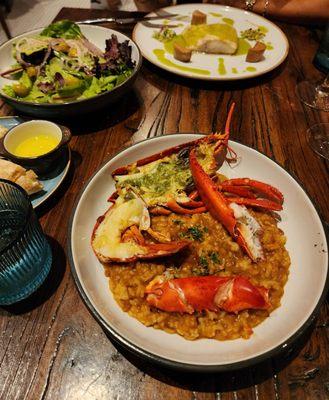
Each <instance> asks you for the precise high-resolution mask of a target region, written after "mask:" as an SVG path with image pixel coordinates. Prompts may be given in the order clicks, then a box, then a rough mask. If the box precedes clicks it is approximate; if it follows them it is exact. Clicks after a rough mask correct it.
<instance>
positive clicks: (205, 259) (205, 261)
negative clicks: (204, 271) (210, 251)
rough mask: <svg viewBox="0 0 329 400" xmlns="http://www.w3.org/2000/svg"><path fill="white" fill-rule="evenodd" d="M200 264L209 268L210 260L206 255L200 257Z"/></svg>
mask: <svg viewBox="0 0 329 400" xmlns="http://www.w3.org/2000/svg"><path fill="white" fill-rule="evenodd" d="M199 264H200V266H201V267H202V268H208V260H207V258H206V257H204V256H200V257H199Z"/></svg>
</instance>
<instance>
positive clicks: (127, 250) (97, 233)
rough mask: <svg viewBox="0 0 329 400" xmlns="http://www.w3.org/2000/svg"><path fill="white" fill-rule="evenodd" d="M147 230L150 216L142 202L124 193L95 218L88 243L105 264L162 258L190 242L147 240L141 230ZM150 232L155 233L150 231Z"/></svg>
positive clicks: (130, 194) (131, 194) (181, 248)
mask: <svg viewBox="0 0 329 400" xmlns="http://www.w3.org/2000/svg"><path fill="white" fill-rule="evenodd" d="M137 226H138V227H139V229H138V228H137ZM149 230H150V215H149V212H148V210H147V207H146V206H145V204H144V202H143V201H142V200H141V199H140V198H139V197H138V196H136V195H134V194H133V193H126V192H124V193H122V195H121V196H119V197H118V198H117V200H116V202H115V203H114V204H113V205H112V206H111V207H110V209H109V210H108V211H107V212H106V213H105V215H103V216H102V217H100V218H98V221H97V223H96V225H95V227H94V230H93V234H92V239H91V244H92V247H93V249H94V252H95V254H96V256H97V257H98V259H99V260H100V261H102V262H104V263H108V262H113V261H115V262H133V261H137V260H138V259H150V258H156V257H165V256H168V255H172V254H175V253H177V252H179V251H181V250H183V249H184V248H186V247H187V246H188V245H189V242H187V241H186V240H181V241H176V242H168V243H146V241H145V239H144V237H143V235H142V234H141V231H149ZM150 234H151V236H154V232H153V231H152V230H150ZM155 235H156V233H155Z"/></svg>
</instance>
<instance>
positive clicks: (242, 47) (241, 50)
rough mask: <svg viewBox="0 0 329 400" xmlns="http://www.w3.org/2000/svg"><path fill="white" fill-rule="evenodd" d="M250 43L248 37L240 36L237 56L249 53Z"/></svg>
mask: <svg viewBox="0 0 329 400" xmlns="http://www.w3.org/2000/svg"><path fill="white" fill-rule="evenodd" d="M250 47H251V46H250V44H249V43H248V41H247V40H246V39H242V38H239V39H238V50H237V51H236V53H235V54H234V55H235V56H241V55H243V54H247V53H248V50H249V49H250Z"/></svg>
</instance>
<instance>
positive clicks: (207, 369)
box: [67, 132, 329, 373]
mask: <svg viewBox="0 0 329 400" xmlns="http://www.w3.org/2000/svg"><path fill="white" fill-rule="evenodd" d="M184 134H191V133H188V132H182V133H172V134H166V135H161V136H155V137H152V138H147V139H144V140H141V141H139V142H137V143H134V144H133V145H132V146H130V147H134V146H135V145H139V144H140V143H142V142H146V141H150V140H155V139H158V138H159V137H163V136H173V135H174V136H177V135H179V136H181V135H184ZM192 134H193V133H192ZM194 134H197V135H200V134H201V135H204V134H203V133H194ZM231 142H233V143H234V142H236V143H238V144H241V145H243V146H246V147H248V148H251V149H253V148H252V147H250V146H247V145H245V144H243V143H241V142H239V141H237V140H231ZM126 149H127V147H125V148H121V149H119V150H118V151H117V152H116V153H114V154H113V155H111V157H110V158H108V159H107V160H106V161H104V162H103V163H102V164H101V166H100V167H99V168H98V169H97V170H96V171H95V172H94V173H93V174H92V176H91V177H90V178H89V179H88V181H87V182H86V183H85V185H84V186H83V188H82V189H81V191H80V193H79V195H78V196H77V198H76V200H75V203H74V206H73V208H72V212H71V216H70V219H69V224H68V235H67V250H68V258H69V264H70V269H71V273H72V275H73V279H74V282H75V284H76V286H77V288H78V291H79V294H80V296H81V297H82V299H83V301H84V303H85V304H86V306H87V308H88V309H89V311H90V312H91V314H92V315H93V317H94V318H95V319H96V321H97V322H98V323H99V324H100V325H101V326H102V327H103V328H104V329H105V330H106V332H107V333H109V335H110V336H111V338H112V339H113V340H114V341H115V342H117V343H119V344H121V345H123V346H124V347H125V348H126V349H127V350H129V351H130V352H132V353H134V354H137V355H139V356H141V357H144V358H146V359H147V360H149V361H151V362H155V363H157V364H160V365H161V366H163V367H166V368H171V369H172V368H173V369H177V370H180V371H184V372H198V373H214V372H226V371H235V370H238V369H242V368H246V367H250V366H252V365H255V364H258V363H260V362H262V361H264V360H266V359H268V358H271V357H274V356H276V355H278V354H280V353H281V352H282V351H286V350H287V348H289V347H290V346H291V345H292V344H293V343H294V342H295V341H296V340H298V338H300V337H301V336H302V335H303V333H304V332H305V331H306V330H307V328H308V327H309V326H310V325H311V324H312V323H313V321H314V320H315V319H316V317H317V315H318V312H319V309H320V306H321V305H322V303H323V301H324V299H325V296H326V294H327V292H328V290H329V268H328V267H327V276H326V280H325V284H324V287H323V291H322V293H321V296H320V298H319V301H318V303H317V304H316V306H315V308H314V310H313V311H312V313H311V315H310V316H309V318H308V319H307V320H306V321H305V322H304V324H303V325H302V326H301V327H300V328H299V329H298V330H297V331H296V332H295V333H294V334H292V335H291V336H290V337H289V338H288V339H287V340H286V341H284V342H283V343H281V344H279V345H278V346H276V347H275V348H273V349H271V350H269V351H267V352H265V353H263V354H260V355H259V356H256V357H252V358H249V359H247V360H243V361H238V362H234V363H231V364H222V365H221V364H218V365H201V364H188V363H183V362H178V361H173V360H169V359H167V358H164V357H160V356H157V355H155V354H153V353H150V352H148V351H146V350H144V349H142V348H140V347H138V346H136V345H135V344H133V343H132V342H130V341H129V340H127V339H126V338H125V337H123V336H122V335H121V334H120V333H119V332H117V331H116V330H115V329H113V328H112V327H111V326H109V325H108V324H107V322H106V321H105V320H104V319H103V318H102V316H101V315H100V314H99V313H98V311H97V310H96V308H95V307H94V306H93V304H92V303H91V301H90V300H89V298H88V296H87V294H86V293H85V291H84V290H83V288H82V285H81V284H80V281H79V278H78V275H77V272H76V269H75V265H74V262H73V254H72V246H71V243H72V240H71V239H72V224H73V219H74V216H75V211H76V208H77V206H78V204H79V201H80V199H81V196H82V194H83V193H84V192H85V190H86V188H87V186H88V185H89V183H90V182H91V180H92V179H93V178H94V176H95V175H96V174H97V173H98V171H99V170H100V169H101V168H103V167H104V166H105V165H106V164H107V163H108V162H110V161H111V160H112V159H113V158H114V157H116V156H117V155H119V154H120V153H122V152H123V151H125V150H126ZM253 150H256V151H257V152H258V153H260V154H262V155H263V156H265V157H267V158H268V159H270V160H272V161H273V162H274V163H275V164H276V165H278V166H279V167H280V168H282V169H283V170H284V171H285V172H286V173H287V174H288V175H290V176H291V177H292V178H293V179H294V180H295V181H296V182H297V183H298V184H299V186H300V187H301V189H302V190H303V191H304V193H305V194H306V196H307V197H308V199H309V200H310V202H311V204H312V205H313V207H314V209H315V210H316V212H317V214H318V216H319V219H320V222H321V225H322V228H323V231H324V233H325V239H326V249H328V242H327V237H326V230H325V227H324V225H323V222H322V219H321V218H320V213H319V211H318V209H317V207H316V205H315V204H314V202H313V201H312V199H311V198H310V196H309V195H308V193H307V191H306V190H305V189H304V187H303V186H302V185H301V183H300V182H299V179H297V178H296V177H295V176H294V175H293V174H291V173H290V172H288V171H287V170H286V169H285V168H283V167H282V166H281V165H280V164H279V163H278V162H276V161H275V160H273V159H272V158H271V157H269V156H267V155H266V154H264V153H261V152H260V151H259V150H257V149H253Z"/></svg>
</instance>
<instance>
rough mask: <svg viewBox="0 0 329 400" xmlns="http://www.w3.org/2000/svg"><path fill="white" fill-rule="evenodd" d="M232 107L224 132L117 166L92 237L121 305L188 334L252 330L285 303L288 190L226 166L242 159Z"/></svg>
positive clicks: (221, 336) (241, 334) (232, 335)
mask: <svg viewBox="0 0 329 400" xmlns="http://www.w3.org/2000/svg"><path fill="white" fill-rule="evenodd" d="M233 109H234V104H233V105H232V107H231V109H230V112H229V115H228V118H227V122H226V126H225V131H224V133H223V134H211V135H208V136H204V137H203V138H201V139H197V140H194V141H192V142H188V143H184V144H182V145H179V146H176V147H173V148H169V149H166V150H164V151H162V152H160V153H157V154H154V155H152V156H150V157H147V158H144V159H141V160H136V162H135V163H133V164H130V165H127V166H123V167H120V168H118V169H116V170H115V171H113V173H112V176H113V179H114V180H115V183H116V185H115V186H116V191H115V192H114V193H113V194H112V195H111V196H110V198H109V199H108V200H109V202H110V203H111V205H110V207H109V209H108V211H107V212H106V213H105V214H104V215H102V216H100V217H99V218H98V219H97V221H96V223H95V227H94V229H93V232H92V237H91V245H92V247H93V250H94V253H95V254H96V256H97V258H98V259H99V261H100V262H101V263H102V264H103V266H104V268H105V274H106V276H107V277H108V278H109V286H110V290H111V292H112V294H113V296H114V299H115V300H116V302H117V303H118V305H119V306H120V307H121V309H122V310H123V311H125V312H127V313H128V314H129V315H130V316H132V317H134V318H136V319H137V320H139V321H140V322H141V323H143V324H144V325H146V326H150V327H153V328H157V329H161V330H164V331H166V332H168V333H177V334H179V335H181V336H183V337H184V338H185V339H188V340H195V339H199V338H209V339H217V340H230V339H237V338H245V339H247V338H249V337H250V336H251V334H252V332H253V328H254V327H255V326H257V325H258V324H260V323H261V322H262V321H264V320H265V319H266V318H268V317H269V315H270V314H271V312H272V311H273V310H275V309H276V308H277V307H279V306H280V301H281V298H282V296H283V293H284V286H285V284H286V282H287V279H288V274H289V266H290V258H289V254H288V252H287V250H286V249H285V242H286V238H285V236H284V233H283V232H282V230H281V229H280V228H279V227H278V226H277V221H278V219H279V215H278V212H280V211H281V210H282V208H283V206H284V197H283V195H282V193H281V192H280V191H279V190H278V189H277V188H275V187H273V186H272V185H270V184H269V183H265V182H260V181H257V180H254V179H253V178H252V177H244V176H242V177H238V178H231V179H230V178H229V177H226V176H224V175H222V174H221V170H220V167H221V165H222V164H223V163H224V162H229V163H234V162H235V161H236V158H237V155H236V154H235V152H234V151H233V150H232V149H231V148H230V147H229V143H228V140H229V126H230V121H231V118H232V113H233Z"/></svg>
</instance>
